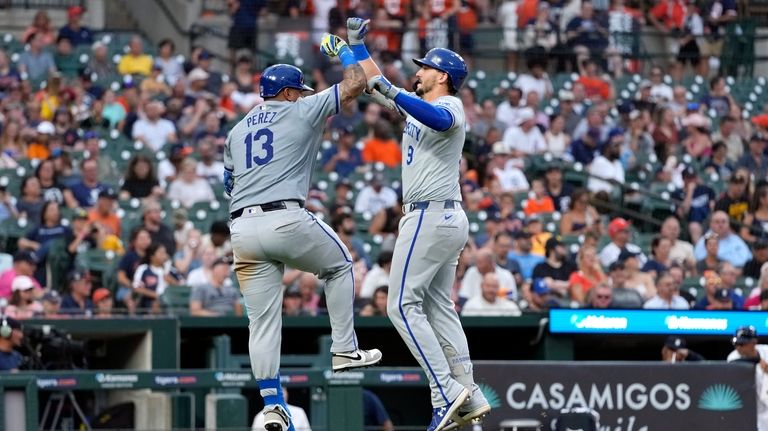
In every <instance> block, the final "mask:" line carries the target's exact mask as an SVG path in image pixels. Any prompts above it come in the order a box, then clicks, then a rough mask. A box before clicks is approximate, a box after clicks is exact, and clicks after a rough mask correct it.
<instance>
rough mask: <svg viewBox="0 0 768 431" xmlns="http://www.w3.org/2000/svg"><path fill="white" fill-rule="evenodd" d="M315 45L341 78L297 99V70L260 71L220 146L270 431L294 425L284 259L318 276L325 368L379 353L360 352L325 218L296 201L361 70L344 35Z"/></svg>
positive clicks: (347, 283)
mask: <svg viewBox="0 0 768 431" xmlns="http://www.w3.org/2000/svg"><path fill="white" fill-rule="evenodd" d="M321 51H322V52H323V54H325V55H327V56H330V57H335V56H338V57H339V58H340V59H341V61H342V63H343V64H344V67H345V70H344V79H343V81H342V82H340V83H339V84H337V85H334V86H332V87H330V88H328V89H327V90H325V91H321V92H320V93H317V94H315V95H312V96H308V97H301V94H302V92H303V91H309V90H312V89H311V88H309V87H307V86H306V85H304V77H303V75H302V73H301V71H300V70H299V69H298V68H296V67H294V66H290V65H285V64H280V65H275V66H271V67H269V68H267V69H266V70H264V72H263V73H262V75H261V81H260V85H261V96H262V97H263V98H264V99H265V101H264V103H263V104H262V105H260V106H257V107H256V108H254V109H252V110H251V111H250V112H249V113H248V114H247V115H246V117H245V118H243V119H242V120H241V121H240V122H239V123H238V124H237V125H236V126H235V127H234V128H233V129H232V130H231V131H230V133H229V136H228V137H227V141H226V144H225V151H224V167H225V172H224V183H225V190H226V191H227V192H228V193H229V194H230V196H232V201H231V204H230V212H231V219H232V222H231V226H230V230H231V234H232V248H233V250H234V258H235V273H236V275H237V278H238V281H239V282H240V289H241V291H242V293H243V298H244V299H245V305H246V310H247V313H248V320H249V333H250V338H249V343H248V347H249V352H250V359H251V367H252V369H253V374H254V377H255V378H256V381H257V383H258V385H259V389H260V392H261V396H262V397H263V398H264V405H265V410H264V418H265V428H266V429H267V430H269V431H292V430H293V425H292V424H291V423H290V415H289V413H288V409H287V408H286V405H285V401H284V400H283V398H282V391H281V388H280V376H279V365H280V342H281V330H282V320H281V312H282V298H283V292H282V280H283V271H284V269H285V265H288V266H289V267H291V268H296V269H299V270H301V271H306V272H311V273H313V274H315V275H317V276H318V277H319V278H320V279H323V280H324V281H325V283H326V286H325V295H326V299H327V307H328V314H329V316H330V323H331V337H332V339H333V343H332V345H331V352H332V353H333V354H332V362H333V370H334V371H344V370H348V369H352V368H357V367H365V366H370V365H374V364H376V363H378V362H379V361H380V360H381V352H379V351H378V350H376V349H373V350H360V349H359V348H358V345H357V338H356V336H355V331H354V327H353V302H354V297H355V293H354V278H353V273H352V257H351V255H350V253H349V251H348V250H347V248H346V247H345V246H344V244H343V243H342V242H341V240H339V238H338V237H337V236H336V234H335V233H334V232H333V230H331V228H330V227H328V225H326V224H325V223H323V222H322V221H321V220H318V219H317V218H315V217H314V216H313V215H312V213H310V212H309V211H306V210H305V209H304V208H303V207H304V200H305V199H306V195H307V192H308V191H309V181H310V176H311V174H312V171H313V167H314V164H315V160H316V158H317V153H318V147H319V145H320V140H321V137H322V133H323V128H324V124H325V121H326V119H327V118H328V117H329V116H331V115H334V114H336V113H338V112H339V109H340V107H341V105H342V104H346V103H349V102H351V101H353V100H354V99H355V98H356V97H357V96H358V95H360V94H361V93H362V91H363V88H364V87H365V75H364V73H363V70H362V68H361V67H360V66H359V65H358V64H357V62H356V61H355V60H354V56H353V55H352V53H351V52H350V50H349V48H348V47H347V45H346V43H345V42H344V41H343V40H341V39H340V38H338V37H337V36H332V35H327V36H325V37H324V38H323V43H322V44H321Z"/></svg>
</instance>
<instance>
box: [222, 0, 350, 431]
mask: <svg viewBox="0 0 768 431" xmlns="http://www.w3.org/2000/svg"><path fill="white" fill-rule="evenodd" d="M241 1H242V0H240V1H234V2H228V3H240V2H241ZM247 2H248V1H247V0H246V3H247ZM241 7H242V6H241ZM280 388H281V390H282V391H283V394H282V395H283V400H284V401H285V405H286V407H288V414H289V415H290V417H291V427H293V428H295V431H312V428H310V425H309V419H308V418H307V412H305V411H304V409H303V408H301V407H299V406H295V405H293V404H288V389H287V388H286V387H285V386H281V387H280ZM363 392H365V389H363ZM251 431H265V429H264V411H263V410H262V411H260V412H259V413H257V414H256V416H255V417H254V418H253V424H252V425H251Z"/></svg>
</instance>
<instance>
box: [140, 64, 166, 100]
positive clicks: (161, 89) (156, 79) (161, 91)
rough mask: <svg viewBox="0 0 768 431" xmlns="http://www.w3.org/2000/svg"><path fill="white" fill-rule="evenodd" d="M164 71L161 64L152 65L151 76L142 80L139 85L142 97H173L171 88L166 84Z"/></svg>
mask: <svg viewBox="0 0 768 431" xmlns="http://www.w3.org/2000/svg"><path fill="white" fill-rule="evenodd" d="M162 71H163V66H162V65H161V64H159V63H153V64H152V69H151V70H150V73H149V76H148V77H147V78H146V79H144V80H142V81H141V84H140V85H139V89H140V90H141V94H142V97H148V98H164V97H167V96H170V95H171V87H169V86H168V84H167V83H166V82H165V78H164V76H163V75H162Z"/></svg>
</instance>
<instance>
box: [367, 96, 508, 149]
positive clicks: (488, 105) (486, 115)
mask: <svg viewBox="0 0 768 431" xmlns="http://www.w3.org/2000/svg"><path fill="white" fill-rule="evenodd" d="M376 106H378V105H376ZM491 128H494V129H496V130H498V131H500V132H501V131H503V130H504V129H506V128H507V125H506V123H504V122H502V121H499V120H498V119H497V118H496V103H494V101H493V100H492V99H485V100H483V102H482V104H481V111H480V115H478V117H477V120H475V122H474V123H473V124H472V128H471V129H470V131H469V132H470V133H471V134H472V135H474V136H475V137H478V138H484V137H485V136H486V135H487V133H488V130H490V129H491ZM491 144H493V143H491Z"/></svg>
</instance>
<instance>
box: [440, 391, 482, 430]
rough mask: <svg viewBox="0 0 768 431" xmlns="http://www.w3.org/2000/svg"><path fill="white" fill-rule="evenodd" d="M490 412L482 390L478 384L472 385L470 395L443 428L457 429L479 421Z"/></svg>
mask: <svg viewBox="0 0 768 431" xmlns="http://www.w3.org/2000/svg"><path fill="white" fill-rule="evenodd" d="M490 412H491V406H490V404H488V400H486V399H485V395H483V391H481V390H480V387H479V386H477V385H474V387H473V388H472V397H471V398H469V399H468V400H466V401H464V404H462V405H461V407H459V408H458V410H457V411H456V415H455V416H454V417H452V418H451V420H452V422H450V423H448V425H446V426H445V428H443V430H444V431H449V430H457V429H459V428H461V427H463V426H466V425H470V424H476V423H480V422H482V420H483V419H484V418H485V417H486V416H488V414H489V413H490Z"/></svg>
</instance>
